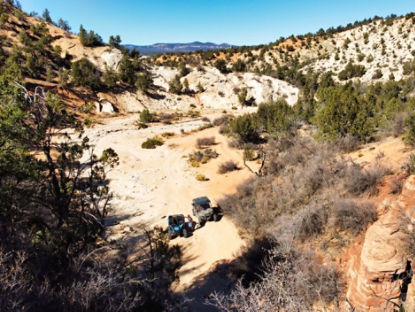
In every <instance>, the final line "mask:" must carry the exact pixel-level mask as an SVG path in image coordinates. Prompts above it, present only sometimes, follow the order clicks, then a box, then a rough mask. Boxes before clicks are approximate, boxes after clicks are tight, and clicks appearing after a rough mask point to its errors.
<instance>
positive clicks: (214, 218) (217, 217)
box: [213, 213, 219, 222]
mask: <svg viewBox="0 0 415 312" xmlns="http://www.w3.org/2000/svg"><path fill="white" fill-rule="evenodd" d="M213 221H215V222H217V221H219V215H218V214H217V213H215V214H214V215H213Z"/></svg>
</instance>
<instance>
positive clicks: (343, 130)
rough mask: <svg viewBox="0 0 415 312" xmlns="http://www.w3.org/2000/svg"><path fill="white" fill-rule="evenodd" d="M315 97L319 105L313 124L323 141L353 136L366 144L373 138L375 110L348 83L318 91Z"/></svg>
mask: <svg viewBox="0 0 415 312" xmlns="http://www.w3.org/2000/svg"><path fill="white" fill-rule="evenodd" d="M317 95H318V97H319V100H320V102H321V104H320V108H319V110H318V111H317V113H316V116H315V117H314V119H313V121H314V123H315V124H316V125H317V127H318V129H319V131H320V134H321V135H322V136H323V137H326V138H328V139H334V138H338V137H345V136H347V135H352V136H355V137H357V138H359V139H360V140H362V141H366V140H368V139H369V137H370V136H371V135H372V134H373V132H374V130H375V124H374V120H373V115H374V114H375V111H374V107H373V105H371V103H369V102H368V101H367V100H366V98H364V97H361V96H359V95H358V93H357V91H356V90H355V88H354V87H353V86H352V85H351V84H350V83H349V84H346V85H345V86H338V87H329V88H324V89H320V90H319V91H318V94H317Z"/></svg>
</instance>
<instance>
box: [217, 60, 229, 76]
mask: <svg viewBox="0 0 415 312" xmlns="http://www.w3.org/2000/svg"><path fill="white" fill-rule="evenodd" d="M213 65H214V66H215V67H216V68H217V69H218V70H219V71H220V72H221V73H222V74H226V73H228V72H229V71H228V67H227V66H226V62H225V60H217V61H216V62H215V63H214V64H213Z"/></svg>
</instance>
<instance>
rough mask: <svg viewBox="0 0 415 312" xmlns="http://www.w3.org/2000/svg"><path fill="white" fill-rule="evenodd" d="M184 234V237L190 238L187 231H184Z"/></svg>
mask: <svg viewBox="0 0 415 312" xmlns="http://www.w3.org/2000/svg"><path fill="white" fill-rule="evenodd" d="M182 233H183V237H189V233H188V232H187V230H186V229H183V231H182Z"/></svg>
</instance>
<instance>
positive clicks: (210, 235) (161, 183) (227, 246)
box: [86, 115, 252, 291]
mask: <svg viewBox="0 0 415 312" xmlns="http://www.w3.org/2000/svg"><path fill="white" fill-rule="evenodd" d="M137 118H138V116H136V115H130V116H128V117H124V118H118V119H108V120H105V121H104V122H103V124H101V125H96V126H95V127H93V128H90V129H87V131H86V135H87V136H88V137H89V138H90V141H91V142H92V143H93V144H95V146H96V152H97V153H100V152H101V151H102V150H103V149H105V148H108V147H111V148H113V149H114V150H115V151H116V152H117V153H118V155H119V157H120V164H119V166H117V167H116V168H114V169H113V170H112V171H111V172H110V173H109V174H108V177H109V179H110V189H111V191H112V192H113V193H114V199H113V200H112V203H111V204H112V207H113V208H114V214H115V215H116V216H117V217H118V218H119V220H121V221H120V223H119V224H118V225H117V226H116V227H114V229H118V232H119V230H120V229H122V228H123V227H124V226H128V227H131V228H132V229H134V230H137V229H138V227H140V226H142V225H143V224H146V225H147V226H149V227H150V226H154V225H159V226H163V227H166V225H167V222H166V216H168V215H169V214H176V213H183V214H185V215H187V214H191V200H192V198H194V197H198V196H202V195H207V196H209V197H210V198H211V199H212V200H214V201H215V200H219V199H220V198H221V197H223V196H224V195H226V194H229V193H232V192H234V191H235V190H236V186H237V185H239V184H240V183H242V182H243V181H244V180H246V179H248V178H250V177H251V175H252V174H251V173H250V172H249V171H248V170H247V169H246V168H243V166H242V155H241V152H240V151H237V150H235V149H231V148H229V147H228V144H227V141H226V138H225V137H223V136H222V135H220V134H219V133H218V128H209V129H205V130H202V131H198V132H195V133H191V134H188V135H182V134H181V129H183V130H184V131H186V132H188V131H191V130H193V129H197V128H198V127H200V126H201V125H202V124H204V122H202V121H201V120H192V121H184V122H182V123H180V124H173V125H155V126H152V127H149V128H147V129H141V130H137V129H136V127H135V126H134V124H133V123H134V121H135V120H137ZM163 132H175V133H176V134H177V135H176V136H175V137H173V138H170V139H168V140H167V141H166V142H165V144H164V145H163V146H161V147H158V148H156V149H153V150H145V149H142V148H141V143H142V142H143V141H144V140H145V139H147V138H149V137H152V136H154V135H161V134H162V133H163ZM206 136H215V138H216V141H217V144H216V145H215V146H214V147H213V148H214V149H215V150H216V151H217V152H218V153H219V157H218V158H217V159H213V160H211V161H210V162H209V163H207V164H204V165H201V167H200V168H192V167H190V166H189V164H188V163H187V161H186V158H185V157H184V156H186V155H188V154H189V153H190V152H192V151H193V150H195V149H196V148H195V142H196V139H197V138H198V137H206ZM230 159H233V160H235V161H237V162H239V165H240V167H241V170H238V171H235V172H231V173H228V174H225V175H219V174H217V173H216V171H217V168H218V164H219V163H221V162H224V161H226V160H230ZM196 173H203V174H205V175H206V176H207V177H208V178H209V179H210V180H209V181H206V182H199V181H197V180H196V179H195V175H196ZM113 237H114V239H119V238H120V239H122V238H123V237H122V235H121V234H119V233H117V234H115V235H113ZM174 243H177V244H179V245H181V246H182V247H183V252H184V254H183V258H184V265H183V267H182V268H181V270H180V272H179V278H180V281H179V283H178V284H177V285H176V287H175V290H176V291H184V290H185V289H186V288H187V287H189V286H190V285H192V283H193V282H194V281H195V279H199V278H200V277H201V276H202V275H203V274H205V273H207V272H208V271H209V269H210V268H211V266H212V265H213V264H215V263H216V262H218V261H221V260H231V259H233V258H235V257H236V256H237V255H238V254H239V252H240V250H241V247H242V246H244V241H243V240H242V239H241V238H240V237H239V235H238V231H237V229H236V227H235V225H234V224H233V223H232V222H231V221H230V220H229V219H228V218H227V217H226V216H225V217H224V218H222V220H220V222H216V223H215V222H208V223H207V224H206V225H205V226H204V227H203V228H200V229H198V230H196V231H195V232H194V234H193V236H191V237H189V238H176V239H175V240H174Z"/></svg>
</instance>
